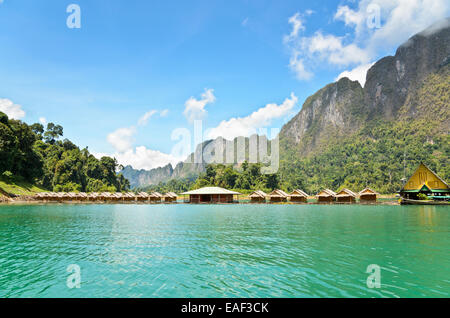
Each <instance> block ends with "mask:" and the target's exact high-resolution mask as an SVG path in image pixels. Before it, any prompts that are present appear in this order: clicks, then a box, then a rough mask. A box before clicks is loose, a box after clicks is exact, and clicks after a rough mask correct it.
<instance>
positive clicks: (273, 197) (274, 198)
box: [267, 189, 289, 202]
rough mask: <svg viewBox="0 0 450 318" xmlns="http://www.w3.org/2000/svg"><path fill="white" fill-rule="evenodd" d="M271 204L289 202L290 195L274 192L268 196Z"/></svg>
mask: <svg viewBox="0 0 450 318" xmlns="http://www.w3.org/2000/svg"><path fill="white" fill-rule="evenodd" d="M267 197H268V198H269V200H270V202H287V199H288V197H289V195H288V194H287V193H286V192H284V191H283V190H279V189H277V190H273V191H272V192H271V193H269V194H268V195H267Z"/></svg>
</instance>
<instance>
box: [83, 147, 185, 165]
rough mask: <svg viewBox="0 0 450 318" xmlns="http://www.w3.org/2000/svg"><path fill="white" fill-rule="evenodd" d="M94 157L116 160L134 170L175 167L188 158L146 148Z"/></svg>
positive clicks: (99, 154) (95, 154)
mask: <svg viewBox="0 0 450 318" xmlns="http://www.w3.org/2000/svg"><path fill="white" fill-rule="evenodd" d="M92 155H93V156H94V157H96V158H97V159H101V158H102V157H111V158H116V159H117V162H118V163H119V164H121V165H123V166H132V167H133V168H134V169H145V170H150V169H154V168H158V167H164V166H166V165H168V164H169V163H170V164H171V165H172V166H175V165H176V164H177V163H179V162H180V161H182V160H184V159H186V158H176V157H174V156H172V155H169V154H166V153H163V152H160V151H157V150H151V149H148V148H146V147H144V146H140V147H136V148H135V149H128V150H127V151H124V152H115V153H113V154H107V153H100V152H93V153H92Z"/></svg>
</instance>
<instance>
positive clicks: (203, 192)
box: [182, 187, 240, 195]
mask: <svg viewBox="0 0 450 318" xmlns="http://www.w3.org/2000/svg"><path fill="white" fill-rule="evenodd" d="M182 194H186V195H195V194H197V195H208V194H233V195H234V194H236V195H238V194H240V193H239V192H235V191H230V190H227V189H224V188H220V187H206V188H201V189H197V190H192V191H188V192H184V193H182Z"/></svg>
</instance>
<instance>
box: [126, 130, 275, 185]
mask: <svg viewBox="0 0 450 318" xmlns="http://www.w3.org/2000/svg"><path fill="white" fill-rule="evenodd" d="M241 144H243V145H244V147H243V148H242V147H241ZM264 144H265V145H266V146H264ZM238 145H239V146H238ZM250 145H254V146H255V147H256V148H255V149H256V151H257V153H258V156H257V160H258V162H264V161H265V160H267V157H265V158H262V157H261V156H260V155H259V154H261V153H264V150H266V149H267V151H269V152H270V144H268V140H267V137H266V136H256V135H254V136H251V137H250V138H244V137H238V138H235V139H234V140H233V141H228V140H226V139H224V138H222V137H218V138H216V139H214V140H208V141H205V142H203V143H201V144H199V145H198V146H197V148H196V150H195V152H194V153H192V154H190V155H189V156H188V158H186V160H185V161H183V162H179V163H178V164H177V165H176V166H175V168H172V166H171V165H170V164H169V165H167V166H165V167H162V168H155V169H151V170H148V171H147V170H135V169H133V168H132V167H131V166H127V167H125V168H124V169H123V170H122V171H121V173H122V174H123V175H124V177H125V178H127V179H128V180H129V181H130V186H131V187H132V188H136V187H144V186H148V185H156V184H159V183H160V182H167V181H169V180H170V179H185V178H187V179H195V178H196V177H197V176H198V175H199V174H200V173H202V172H205V171H206V165H207V164H208V163H225V164H233V165H235V166H236V167H237V166H239V165H240V164H241V163H242V162H243V161H244V160H248V159H249V149H250ZM238 149H243V150H240V151H238ZM230 154H232V155H230ZM250 161H251V160H250Z"/></svg>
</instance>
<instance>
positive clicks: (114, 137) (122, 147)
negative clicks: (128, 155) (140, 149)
mask: <svg viewBox="0 0 450 318" xmlns="http://www.w3.org/2000/svg"><path fill="white" fill-rule="evenodd" d="M135 134H136V128H135V127H130V128H119V129H117V130H116V131H114V132H112V133H110V134H109V135H108V136H107V140H108V142H109V143H110V144H111V145H112V146H113V147H114V149H116V150H117V151H119V152H125V151H127V150H129V149H130V148H132V146H133V142H134V135H135Z"/></svg>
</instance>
